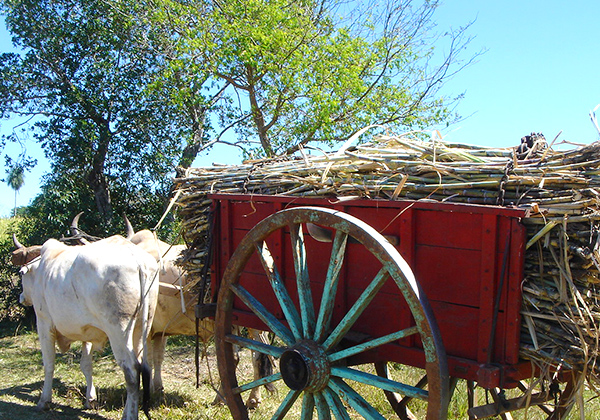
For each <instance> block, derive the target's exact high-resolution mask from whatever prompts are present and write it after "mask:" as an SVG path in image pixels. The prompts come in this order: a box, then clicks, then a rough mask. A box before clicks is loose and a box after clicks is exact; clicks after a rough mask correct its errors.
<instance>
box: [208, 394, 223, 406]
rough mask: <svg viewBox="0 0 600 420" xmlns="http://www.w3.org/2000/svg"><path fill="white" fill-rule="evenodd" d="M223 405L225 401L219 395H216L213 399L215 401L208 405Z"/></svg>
mask: <svg viewBox="0 0 600 420" xmlns="http://www.w3.org/2000/svg"><path fill="white" fill-rule="evenodd" d="M224 404H225V400H224V399H223V398H221V396H220V395H217V396H216V397H215V399H214V400H213V402H212V403H210V405H224Z"/></svg>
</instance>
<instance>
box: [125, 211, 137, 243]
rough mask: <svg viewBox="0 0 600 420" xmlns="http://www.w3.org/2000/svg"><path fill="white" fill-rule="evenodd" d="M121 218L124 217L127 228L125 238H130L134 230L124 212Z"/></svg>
mask: <svg viewBox="0 0 600 420" xmlns="http://www.w3.org/2000/svg"><path fill="white" fill-rule="evenodd" d="M123 219H125V228H126V229H127V239H131V238H133V235H135V230H134V229H133V226H132V225H131V222H130V221H129V218H128V217H127V215H126V214H125V213H123Z"/></svg>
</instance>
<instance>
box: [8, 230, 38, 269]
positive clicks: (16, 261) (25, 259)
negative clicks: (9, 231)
mask: <svg viewBox="0 0 600 420" xmlns="http://www.w3.org/2000/svg"><path fill="white" fill-rule="evenodd" d="M13 243H14V244H15V247H16V248H17V249H15V250H14V251H13V252H12V263H13V265H17V266H23V265H26V264H29V263H30V262H31V261H32V260H33V259H35V258H37V257H39V256H40V252H41V250H42V247H41V246H39V245H34V246H28V247H26V246H24V245H22V244H21V243H20V242H19V240H18V239H17V236H16V235H15V234H13Z"/></svg>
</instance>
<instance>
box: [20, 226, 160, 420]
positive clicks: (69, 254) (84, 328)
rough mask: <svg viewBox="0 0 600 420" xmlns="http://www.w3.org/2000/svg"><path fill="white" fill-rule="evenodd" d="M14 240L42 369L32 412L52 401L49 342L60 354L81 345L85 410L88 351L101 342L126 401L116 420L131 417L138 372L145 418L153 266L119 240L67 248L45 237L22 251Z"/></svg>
mask: <svg viewBox="0 0 600 420" xmlns="http://www.w3.org/2000/svg"><path fill="white" fill-rule="evenodd" d="M119 238H120V239H119ZM14 239H15V245H16V246H17V247H18V249H17V250H16V251H14V252H13V263H14V264H16V265H23V268H22V269H21V273H22V283H23V293H22V294H21V303H23V304H25V305H33V307H34V310H35V314H36V318H37V330H38V334H39V339H40V345H41V350H42V359H43V364H44V386H43V389H42V394H41V397H40V400H39V402H38V408H41V409H46V408H48V405H49V403H50V402H51V399H52V377H53V374H54V360H55V345H56V344H58V346H59V348H60V350H61V351H66V350H68V348H69V347H70V345H71V343H72V342H73V341H82V342H83V345H82V355H81V370H82V371H83V373H84V375H85V377H86V382H87V391H86V403H85V405H86V407H91V406H92V405H93V404H94V403H95V401H96V390H95V388H94V385H93V383H92V358H91V352H92V351H93V350H99V349H101V348H102V347H103V346H104V344H105V343H106V341H107V340H108V341H110V345H111V348H112V352H113V354H114V356H115V359H116V361H117V363H118V365H119V366H120V367H121V369H122V370H123V373H124V375H125V383H126V389H127V400H126V402H125V407H124V410H123V415H122V419H124V420H125V419H126V420H136V419H138V409H139V386H140V372H141V373H142V379H143V382H144V404H143V407H144V411H145V413H146V415H147V416H148V417H149V415H148V409H149V390H148V385H149V379H150V369H149V366H148V363H147V348H146V345H145V343H146V338H147V335H148V332H149V327H150V325H151V323H152V320H153V317H154V312H155V308H156V300H157V296H158V282H157V281H155V279H154V277H155V275H156V271H157V269H158V265H157V263H156V261H155V260H154V259H153V258H152V257H151V256H150V255H148V253H146V252H143V250H141V249H139V247H136V246H133V245H132V244H131V243H129V242H128V241H127V240H125V238H123V237H117V238H115V237H112V238H108V239H106V240H101V241H98V242H95V243H93V244H90V245H86V246H67V245H65V244H63V243H61V242H59V241H56V240H54V239H50V240H48V241H47V242H46V243H44V245H43V246H42V247H39V246H37V247H29V248H25V247H23V246H22V245H21V244H19V243H18V241H17V240H16V238H14ZM37 255H39V258H37ZM142 353H143V357H141V356H142Z"/></svg>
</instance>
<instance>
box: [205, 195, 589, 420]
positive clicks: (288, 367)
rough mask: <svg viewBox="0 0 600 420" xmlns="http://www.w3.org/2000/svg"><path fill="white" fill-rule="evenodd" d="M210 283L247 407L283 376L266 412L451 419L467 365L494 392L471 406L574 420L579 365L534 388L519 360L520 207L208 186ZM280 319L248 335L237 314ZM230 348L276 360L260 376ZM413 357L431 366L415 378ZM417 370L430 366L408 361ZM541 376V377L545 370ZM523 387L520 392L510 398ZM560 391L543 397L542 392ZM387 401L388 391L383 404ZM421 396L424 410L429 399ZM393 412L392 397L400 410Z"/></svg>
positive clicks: (469, 375)
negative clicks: (406, 369)
mask: <svg viewBox="0 0 600 420" xmlns="http://www.w3.org/2000/svg"><path fill="white" fill-rule="evenodd" d="M210 198H211V199H212V200H213V210H214V215H215V217H214V222H213V223H214V236H213V237H214V242H213V247H212V250H213V264H212V274H211V285H212V288H213V299H214V300H215V301H216V302H217V313H216V323H217V325H216V346H217V357H218V364H219V372H220V375H221V381H222V384H223V389H224V392H225V397H226V400H227V403H228V406H229V408H230V410H231V413H232V415H233V417H234V418H235V419H246V418H248V416H249V415H248V411H247V410H246V407H245V406H244V404H243V401H242V394H243V393H244V392H245V391H247V390H250V389H252V388H255V387H258V386H261V385H264V384H268V383H273V384H277V385H278V397H279V401H278V402H277V403H276V404H275V405H274V406H273V407H272V409H271V408H269V407H267V406H263V407H261V409H260V410H259V411H262V415H264V410H272V412H271V413H268V415H267V416H266V417H271V418H284V417H288V418H301V419H312V418H313V416H315V415H316V416H318V418H319V419H329V418H331V413H333V415H334V417H335V418H336V419H345V418H367V419H372V418H380V419H381V418H385V417H384V416H383V415H382V414H380V412H381V410H380V409H377V408H376V407H377V404H378V403H377V401H378V400H377V398H378V397H377V396H376V394H378V393H380V394H381V395H384V396H385V398H383V397H382V398H380V400H382V401H385V400H386V399H387V400H388V401H389V403H390V404H391V407H392V410H393V411H392V413H394V415H397V416H399V417H400V418H401V419H411V418H415V417H414V415H415V414H413V413H412V412H411V409H410V406H411V405H412V404H415V405H416V406H417V409H414V408H413V411H415V410H417V411H418V410H420V412H421V413H422V414H421V418H426V419H428V420H440V419H446V418H447V416H448V404H449V400H450V397H451V394H452V390H453V388H454V386H455V384H456V379H457V378H460V379H465V380H466V381H467V384H468V390H469V391H472V390H473V385H474V384H477V386H479V387H481V388H484V389H486V390H489V391H490V394H489V395H490V396H491V397H493V398H490V400H489V401H488V402H487V403H484V404H481V403H480V404H477V403H476V402H474V401H473V399H472V398H471V393H469V401H470V402H469V407H470V410H469V417H470V418H473V419H475V418H485V417H489V416H493V415H501V414H502V413H508V412H510V411H514V410H517V409H520V408H523V407H525V406H530V405H531V406H538V405H539V406H540V407H541V408H542V409H544V410H545V411H546V413H547V416H548V419H560V418H564V417H565V415H566V413H567V412H568V410H569V408H570V406H571V402H570V401H571V396H572V394H573V390H574V389H575V388H576V386H575V384H576V383H577V380H578V377H577V375H576V374H564V375H562V376H560V377H559V376H557V378H558V380H560V381H562V382H563V383H561V384H560V386H559V387H556V385H557V384H554V385H553V386H550V387H541V388H540V389H538V390H536V389H534V388H535V386H533V385H532V382H529V385H525V386H524V385H523V383H524V382H526V381H524V380H526V379H529V378H532V377H533V378H535V377H536V376H537V375H539V372H536V371H535V369H534V368H533V367H532V364H531V363H530V362H527V361H523V360H520V359H519V337H520V330H521V320H520V315H519V311H520V307H521V289H520V286H521V282H522V280H523V264H524V252H525V237H526V234H525V228H524V226H523V224H522V223H521V221H522V218H523V217H525V214H524V212H523V211H522V210H519V209H508V208H503V207H493V206H477V205H465V204H451V203H440V202H433V201H426V200H425V201H382V200H364V199H353V200H345V201H343V200H328V199H317V198H297V197H289V196H286V197H279V196H257V195H226V194H215V195H211V196H210ZM234 325H237V326H245V327H248V328H255V329H260V330H264V331H269V332H271V333H272V334H271V336H272V337H274V339H273V340H272V342H270V343H268V344H265V343H261V342H259V341H256V340H252V339H250V338H248V337H246V336H244V335H243V334H241V333H237V331H238V329H236V328H235V327H234ZM234 346H242V347H245V348H249V349H252V350H258V351H260V352H262V353H265V354H268V355H270V356H271V357H272V358H273V359H276V360H278V362H277V363H276V364H275V365H276V367H277V369H276V372H275V373H274V374H272V375H270V376H267V377H266V378H263V379H261V380H258V381H256V380H252V379H245V377H242V374H241V373H239V371H237V370H236V363H235V360H234V359H235V357H234ZM403 366H412V367H416V368H419V369H423V371H422V372H423V375H422V377H420V378H416V379H414V380H412V379H407V377H406V375H403V376H397V375H399V374H398V371H399V370H402V367H403ZM412 371H419V370H418V369H412ZM535 382H536V381H533V383H535ZM504 389H516V390H520V391H518V392H517V394H518V393H521V395H516V396H514V397H507V396H505V394H504V392H503V391H502V390H504ZM547 402H550V404H549V405H548V406H546V405H544V404H545V403H547ZM385 405H386V407H387V408H388V409H389V405H388V403H387V402H385ZM419 406H420V409H419V408H418V407H419ZM390 411H391V410H390Z"/></svg>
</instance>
